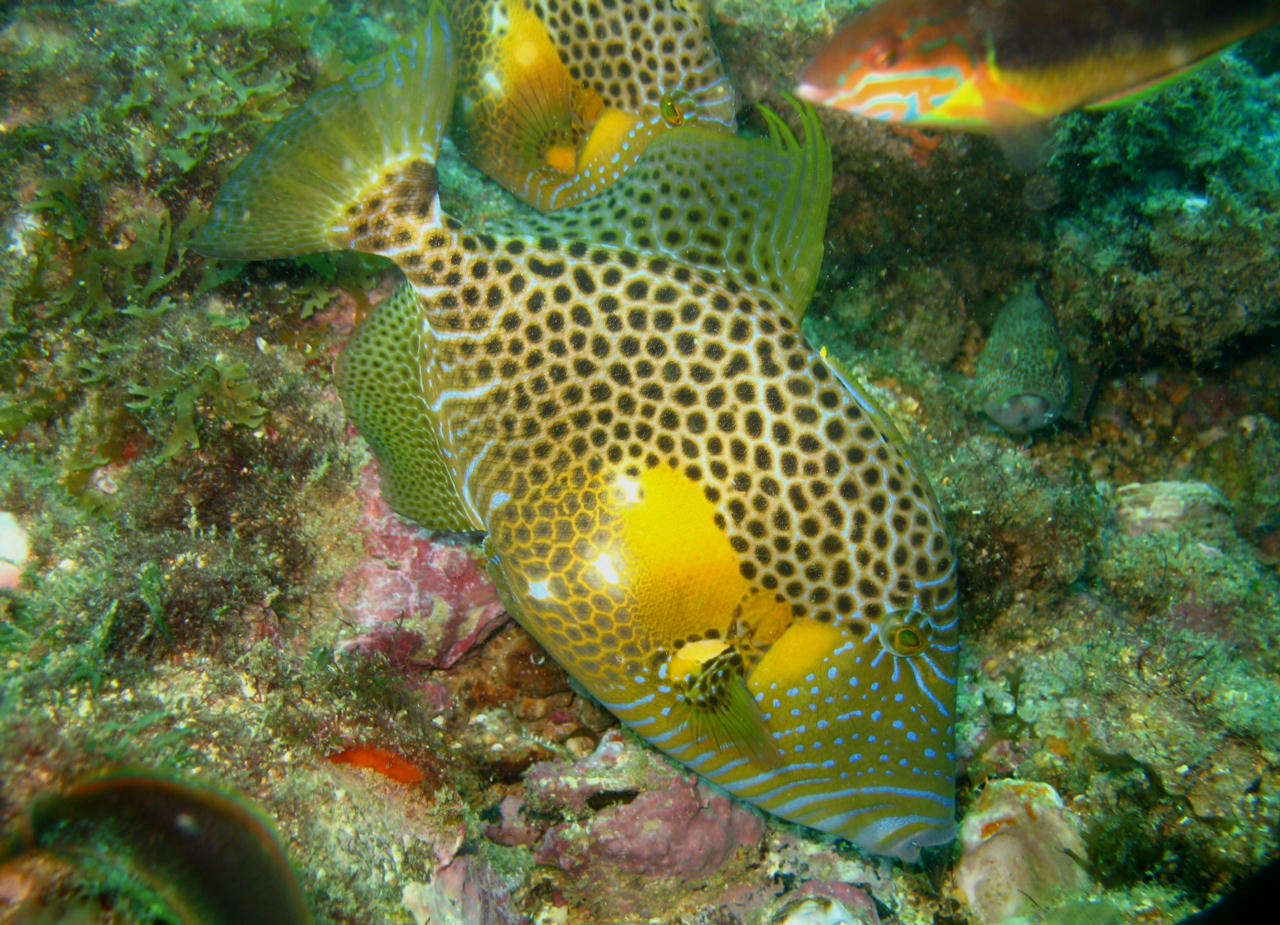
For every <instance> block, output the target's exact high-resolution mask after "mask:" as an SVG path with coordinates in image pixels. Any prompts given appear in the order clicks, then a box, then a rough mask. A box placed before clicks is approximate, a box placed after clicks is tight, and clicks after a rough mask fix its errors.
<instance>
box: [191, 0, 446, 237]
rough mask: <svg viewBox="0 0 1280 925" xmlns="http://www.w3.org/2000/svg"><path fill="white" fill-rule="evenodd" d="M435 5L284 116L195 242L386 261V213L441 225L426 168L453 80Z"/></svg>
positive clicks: (225, 191) (431, 170) (431, 173)
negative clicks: (404, 35) (399, 37)
mask: <svg viewBox="0 0 1280 925" xmlns="http://www.w3.org/2000/svg"><path fill="white" fill-rule="evenodd" d="M453 46H454V43H453V36H452V30H451V26H450V24H449V20H448V18H447V17H446V15H445V13H444V10H443V8H442V6H441V5H440V3H438V2H437V3H433V4H432V5H431V9H430V11H429V13H428V16H427V21H426V24H425V25H424V26H423V27H422V28H421V29H420V30H418V31H417V32H415V33H414V34H413V35H411V36H410V37H409V38H408V39H406V40H404V41H402V42H401V43H400V44H398V45H396V46H395V47H394V48H392V49H391V50H390V51H389V52H387V53H386V54H385V55H383V56H382V57H380V58H378V59H376V60H374V61H371V62H369V63H368V64H365V65H363V66H362V67H360V68H358V69H357V70H356V71H354V72H353V73H352V74H350V75H349V76H348V77H347V78H346V79H345V80H342V81H340V82H339V83H337V84H334V85H333V86H331V87H328V88H326V89H324V90H322V91H321V92H319V93H318V94H316V95H315V96H313V97H312V98H311V99H310V100H308V101H307V102H306V103H305V104H303V105H302V106H301V107H299V108H298V109H296V110H294V111H293V112H292V113H290V114H289V115H287V116H285V118H284V119H282V120H281V121H280V122H279V123H278V124H277V125H276V126H275V127H274V129H273V130H272V131H271V132H270V133H269V134H268V135H267V137H266V138H265V139H264V140H263V141H262V142H261V143H260V144H259V145H258V146H257V147H256V148H254V150H253V151H252V152H251V153H250V154H249V155H248V156H247V157H246V158H245V159H244V160H243V161H242V162H241V163H240V165H239V167H237V168H236V170H235V172H234V173H233V174H232V175H231V177H230V179H228V180H227V183H226V185H225V186H223V188H222V190H221V192H220V193H219V194H218V198H217V200H216V201H215V202H214V205H213V208H212V209H211V211H210V214H209V219H208V221H206V222H205V224H204V226H203V227H202V228H201V229H200V231H199V232H198V233H197V235H196V239H195V242H194V246H195V248H196V249H197V250H198V251H200V252H202V253H204V254H207V255H209V256H211V257H229V258H235V259H257V258H267V257H288V256H293V255H297V254H305V253H309V252H313V251H326V250H336V249H344V248H349V249H353V250H361V251H366V252H369V253H380V254H386V253H388V251H390V250H392V249H393V248H394V247H395V246H396V242H395V241H394V240H393V236H392V235H390V234H389V233H387V230H388V228H389V227H390V225H391V222H392V221H393V220H394V218H395V217H400V216H412V217H413V218H414V219H415V220H416V222H417V224H418V227H422V226H424V225H433V224H439V220H440V213H439V206H438V202H437V198H436V172H435V162H436V156H437V152H438V151H439V147H440V142H441V138H442V137H443V135H444V129H445V125H446V123H447V120H448V115H449V110H450V108H451V106H452V104H453V95H454V86H455V84H456V71H457V66H456V55H455V52H454V47H453Z"/></svg>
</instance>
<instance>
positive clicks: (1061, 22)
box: [797, 0, 1280, 134]
mask: <svg viewBox="0 0 1280 925" xmlns="http://www.w3.org/2000/svg"><path fill="white" fill-rule="evenodd" d="M1277 21H1280V2H1276V0H1013V2H1009V0H888V2H885V3H881V4H879V5H877V6H875V7H873V8H871V9H869V10H867V11H866V12H864V13H861V14H858V15H855V16H854V17H853V18H852V19H850V20H849V21H848V22H846V23H845V24H844V25H843V26H841V27H840V28H839V29H838V30H837V31H836V33H835V35H834V36H833V37H832V39H831V41H830V42H829V43H828V44H827V46H826V47H825V48H824V49H823V50H822V51H821V52H819V53H818V56H817V57H816V58H814V59H813V61H812V62H810V63H809V65H808V66H807V67H806V68H805V69H804V71H802V72H801V75H800V86H799V89H798V90H797V93H798V94H799V95H800V96H801V97H803V98H804V99H807V100H810V101H812V102H815V103H819V104H821V105H823V106H829V107H831V108H833V109H840V110H845V111H847V112H853V113H857V114H858V115H861V116H865V117H867V118H870V119H879V120H883V121H888V122H898V123H914V124H916V125H920V126H925V127H932V128H954V129H962V130H971V131H983V132H991V133H996V134H999V133H1001V132H1009V131H1016V130H1018V129H1022V128H1027V127H1029V126H1035V125H1036V124H1038V123H1042V122H1044V121H1045V120H1047V119H1050V118H1052V117H1054V116H1057V115H1060V114H1061V113H1064V112H1069V111H1070V110H1073V109H1079V108H1082V107H1102V106H1109V105H1115V104H1119V103H1123V102H1125V101H1126V100H1129V99H1132V98H1134V97H1136V96H1138V95H1141V94H1142V93H1144V92H1147V91H1150V90H1152V89H1153V88H1154V87H1156V86H1158V85H1160V84H1162V83H1163V82H1165V81H1167V80H1170V79H1172V78H1174V77H1177V76H1178V75H1180V74H1184V73H1186V72H1187V71H1189V70H1191V69H1192V68H1194V67H1195V66H1196V65H1197V64H1199V63H1201V62H1203V61H1205V60H1207V59H1208V58H1210V57H1211V56H1212V55H1214V54H1215V53H1217V52H1219V51H1222V50H1223V49H1224V48H1226V47H1227V46H1229V45H1231V44H1232V43H1233V42H1236V41H1238V40H1240V39H1242V38H1245V37H1246V36H1249V35H1252V34H1253V33H1255V32H1258V31H1260V30H1262V29H1265V28H1267V27H1268V26H1271V25H1273V24H1275V23H1276V22H1277Z"/></svg>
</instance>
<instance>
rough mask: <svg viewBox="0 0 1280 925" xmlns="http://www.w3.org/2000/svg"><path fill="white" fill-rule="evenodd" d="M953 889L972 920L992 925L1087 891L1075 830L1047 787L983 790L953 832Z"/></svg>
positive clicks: (1000, 785) (1019, 784)
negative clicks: (956, 847)
mask: <svg viewBox="0 0 1280 925" xmlns="http://www.w3.org/2000/svg"><path fill="white" fill-rule="evenodd" d="M960 840H961V844H962V848H961V856H960V861H959V863H958V864H957V865H956V868H955V884H956V889H957V890H958V891H959V893H960V895H961V897H962V898H963V900H964V902H965V904H966V905H967V906H968V908H969V911H970V912H971V913H972V917H973V919H974V920H975V921H977V922H980V923H983V925H998V923H1001V922H1006V921H1008V920H1010V919H1012V918H1013V917H1015V916H1018V915H1021V914H1022V913H1024V912H1028V911H1031V910H1032V909H1038V908H1043V907H1045V906H1052V905H1056V904H1058V903H1060V902H1062V901H1064V900H1069V899H1074V898H1075V897H1076V896H1078V895H1080V894H1081V893H1083V892H1084V891H1085V890H1086V889H1087V888H1088V887H1089V876H1088V874H1087V873H1086V872H1085V870H1084V867H1083V863H1084V858H1085V854H1086V852H1085V846H1084V842H1083V840H1082V839H1081V838H1080V833H1079V830H1078V823H1077V821H1076V820H1075V818H1074V817H1073V815H1072V814H1071V813H1070V811H1068V810H1067V808H1066V807H1065V805H1064V804H1063V802H1062V798H1061V797H1060V796H1058V793H1057V791H1055V790H1054V789H1053V788H1052V787H1051V786H1049V785H1048V784H1042V783H1038V782H1036V781H1019V780H996V781H992V782H990V783H989V784H987V786H986V787H984V788H983V790H982V793H981V794H979V795H978V799H977V802H975V803H974V805H973V806H972V807H971V808H970V810H969V812H968V813H967V814H966V815H965V818H964V822H963V823H961V826H960Z"/></svg>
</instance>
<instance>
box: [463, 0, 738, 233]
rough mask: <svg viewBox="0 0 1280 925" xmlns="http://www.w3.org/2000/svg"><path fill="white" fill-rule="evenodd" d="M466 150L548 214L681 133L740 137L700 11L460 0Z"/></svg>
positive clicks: (658, 2)
mask: <svg viewBox="0 0 1280 925" xmlns="http://www.w3.org/2000/svg"><path fill="white" fill-rule="evenodd" d="M451 14H452V17H453V21H454V23H455V24H456V25H457V28H458V34H459V49H460V53H459V58H460V62H461V64H460V77H459V87H458V98H457V102H456V108H455V117H454V123H455V124H454V127H453V130H452V135H453V138H454V141H455V142H456V143H457V145H458V147H459V149H460V150H461V151H462V152H463V154H464V155H466V157H467V158H468V159H469V160H470V161H471V162H472V163H474V164H475V165H476V166H478V167H480V169H482V170H484V171H485V172H486V173H488V174H489V175H490V176H492V177H494V178H495V179H496V180H498V182H500V183H501V184H502V185H503V186H505V187H506V188H507V189H508V190H510V191H511V192H512V193H514V194H515V195H516V196H518V197H520V198H521V199H523V200H524V201H525V202H527V203H529V204H530V205H533V206H535V207H536V208H539V209H542V210H548V209H558V208H563V207H565V206H568V205H571V204H573V203H575V202H580V201H581V200H583V199H585V198H587V197H590V196H593V195H595V194H596V193H598V192H599V191H600V190H602V189H604V188H605V187H606V186H608V184H610V183H612V182H615V181H616V180H617V178H618V177H620V176H621V175H622V174H623V173H625V172H626V170H627V168H628V167H630V166H631V165H632V164H633V163H635V160H636V159H637V158H638V157H639V156H640V155H641V154H643V153H644V150H645V148H646V147H647V146H648V145H649V144H650V143H651V142H652V140H653V139H654V138H656V137H659V136H660V135H662V134H663V133H665V132H667V131H669V130H670V129H671V128H674V127H676V126H679V125H684V124H695V125H714V126H716V127H717V128H720V129H721V130H722V131H732V129H733V113H734V105H733V92H732V89H731V88H730V86H729V83H728V80H727V79H726V77H725V75H724V72H723V69H722V68H721V66H720V61H719V58H718V57H717V55H716V52H715V48H714V47H713V46H712V44H711V40H710V36H709V33H708V30H707V24H706V18H705V15H704V11H703V10H702V8H701V6H700V5H697V4H693V3H688V2H684V0H645V2H641V3H632V4H614V3H600V2H588V3H585V4H583V3H578V2H573V3H570V2H566V0H454V2H453V3H452V5H451Z"/></svg>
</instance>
